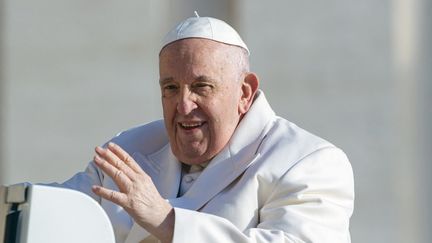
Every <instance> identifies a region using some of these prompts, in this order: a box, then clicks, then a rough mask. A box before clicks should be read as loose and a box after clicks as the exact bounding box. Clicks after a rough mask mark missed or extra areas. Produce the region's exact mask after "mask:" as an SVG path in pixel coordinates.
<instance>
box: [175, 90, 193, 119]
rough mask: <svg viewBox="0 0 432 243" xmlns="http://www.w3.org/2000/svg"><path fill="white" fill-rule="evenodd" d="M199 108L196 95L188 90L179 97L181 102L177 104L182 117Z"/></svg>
mask: <svg viewBox="0 0 432 243" xmlns="http://www.w3.org/2000/svg"><path fill="white" fill-rule="evenodd" d="M196 108H197V104H196V101H195V97H194V95H193V94H192V93H191V92H190V91H189V90H187V89H184V90H183V92H181V94H180V95H179V100H178V102H177V112H178V113H180V114H181V115H188V114H189V113H191V112H192V111H193V110H194V109H196Z"/></svg>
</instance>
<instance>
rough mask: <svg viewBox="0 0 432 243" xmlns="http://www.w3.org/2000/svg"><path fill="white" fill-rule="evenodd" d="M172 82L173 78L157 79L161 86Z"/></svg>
mask: <svg viewBox="0 0 432 243" xmlns="http://www.w3.org/2000/svg"><path fill="white" fill-rule="evenodd" d="M173 80H174V78H173V77H168V78H163V79H159V84H160V85H162V84H165V83H168V82H172V81H173Z"/></svg>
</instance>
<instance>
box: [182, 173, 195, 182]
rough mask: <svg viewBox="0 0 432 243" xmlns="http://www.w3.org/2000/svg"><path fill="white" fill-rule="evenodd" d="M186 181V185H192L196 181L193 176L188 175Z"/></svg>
mask: <svg viewBox="0 0 432 243" xmlns="http://www.w3.org/2000/svg"><path fill="white" fill-rule="evenodd" d="M184 180H185V182H186V183H191V182H192V181H194V178H193V177H192V176H189V175H187V176H185V178H184Z"/></svg>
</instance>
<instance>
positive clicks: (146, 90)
mask: <svg viewBox="0 0 432 243" xmlns="http://www.w3.org/2000/svg"><path fill="white" fill-rule="evenodd" d="M431 8H432V4H431V1H428V0H393V1H390V0H387V1H373V0H364V1H356V2H353V1H351V2H347V1H342V0H329V1H320V2H317V1H314V2H310V1H286V0H284V1H282V0H280V1H272V2H271V4H270V2H266V3H264V2H263V1H257V0H248V1H247V0H238V1H229V0H222V1H210V0H206V1H202V0H201V1H199V0H181V1H179V0H177V1H173V0H171V1H156V0H146V1H138V0H133V1H127V2H124V1H123V2H120V1H114V0H108V1H82V0H76V1H54V0H40V1H35V2H33V1H23V0H13V1H12V0H0V37H1V38H0V61H1V63H0V139H1V140H0V156H1V158H0V183H7V184H10V183H16V182H20V181H35V182H36V181H37V182H39V181H43V182H45V181H62V180H64V179H66V178H68V177H70V176H72V175H73V174H74V173H75V172H77V171H79V170H82V169H84V168H85V166H86V164H87V163H88V161H89V160H90V159H91V158H92V156H93V148H94V147H95V146H96V145H99V144H101V143H103V142H104V141H106V140H107V139H109V138H110V137H112V136H114V135H115V134H116V133H117V132H119V131H121V130H124V129H127V128H129V127H132V126H135V125H138V124H141V123H145V122H148V121H151V120H154V119H158V118H160V117H161V116H162V112H161V107H160V97H159V91H158V88H159V87H158V52H159V48H160V46H159V41H160V40H161V39H162V37H163V35H164V34H165V32H167V31H168V30H169V29H170V28H171V27H172V26H174V25H175V23H176V22H177V21H179V20H181V19H184V18H186V17H189V16H192V14H193V11H194V10H198V12H199V14H200V15H201V16H213V17H217V18H221V19H224V20H226V21H227V22H229V23H231V24H232V25H233V26H235V27H236V28H237V29H238V30H239V32H240V33H241V35H242V36H243V38H244V40H245V42H246V43H247V44H248V46H249V48H250V49H251V64H252V69H253V71H255V72H256V73H257V74H258V75H259V76H260V77H261V87H262V89H263V90H264V91H265V92H266V95H267V98H268V99H269V100H270V102H271V104H272V105H273V108H274V109H275V110H276V112H277V113H278V114H279V115H281V116H283V117H285V118H287V119H289V120H291V121H293V122H295V123H297V124H298V125H300V126H302V127H304V128H306V129H307V130H310V131H312V132H314V133H316V134H318V135H320V136H322V137H324V138H325V139H327V140H329V141H331V142H333V143H334V144H336V145H337V146H339V147H341V148H343V149H344V150H345V151H346V153H347V154H348V156H349V158H350V160H351V162H352V165H353V168H354V175H355V183H356V208H355V213H354V216H353V218H352V221H351V232H352V238H353V240H352V241H353V242H377V243H381V242H400V243H403V242H421V243H426V242H431V240H432V233H431V232H430V230H429V227H430V225H431V224H432V220H431V218H432V210H431V209H430V207H429V205H428V204H429V202H430V201H431V199H432V192H431V189H430V187H429V185H431V184H432V179H431V177H430V176H429V175H428V174H429V173H430V172H432V165H431V164H430V157H431V155H432V151H431V149H432V146H431V145H432V128H431V126H430V124H432V111H431V108H430V104H432V82H431V81H432V80H431V79H432V71H431V67H432V59H431V58H432V49H431V46H430V44H429V43H432V32H431V31H432V28H431V23H432V19H431V18H432V17H431V15H430V12H431V10H432V9H431Z"/></svg>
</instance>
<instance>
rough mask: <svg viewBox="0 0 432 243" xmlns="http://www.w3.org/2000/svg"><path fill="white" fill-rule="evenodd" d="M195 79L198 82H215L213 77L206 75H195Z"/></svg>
mask: <svg viewBox="0 0 432 243" xmlns="http://www.w3.org/2000/svg"><path fill="white" fill-rule="evenodd" d="M195 80H196V81H200V82H216V80H215V79H214V78H211V77H209V76H206V75H200V76H198V77H196V78H195Z"/></svg>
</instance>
